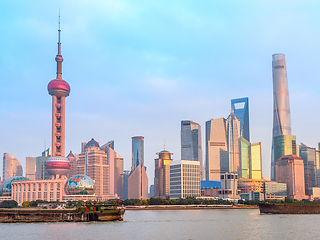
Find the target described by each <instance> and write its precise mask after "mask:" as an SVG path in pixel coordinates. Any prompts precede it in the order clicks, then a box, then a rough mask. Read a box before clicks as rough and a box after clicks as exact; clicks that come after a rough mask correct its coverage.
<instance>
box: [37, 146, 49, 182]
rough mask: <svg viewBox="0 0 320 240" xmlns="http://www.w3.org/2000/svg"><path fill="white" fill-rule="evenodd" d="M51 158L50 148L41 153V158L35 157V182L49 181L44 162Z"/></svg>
mask: <svg viewBox="0 0 320 240" xmlns="http://www.w3.org/2000/svg"><path fill="white" fill-rule="evenodd" d="M51 156H52V148H51V147H49V148H48V149H47V150H45V151H43V152H42V154H41V156H39V157H36V179H35V180H46V179H50V177H51V174H50V173H49V172H48V170H47V169H46V161H47V160H48V159H49V158H50V157H51Z"/></svg>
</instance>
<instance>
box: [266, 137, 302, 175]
mask: <svg viewBox="0 0 320 240" xmlns="http://www.w3.org/2000/svg"><path fill="white" fill-rule="evenodd" d="M273 153H274V159H275V162H277V161H278V159H279V158H280V157H282V156H285V155H290V154H293V155H296V154H297V147H296V136H294V135H278V136H275V137H273ZM271 180H273V179H271Z"/></svg>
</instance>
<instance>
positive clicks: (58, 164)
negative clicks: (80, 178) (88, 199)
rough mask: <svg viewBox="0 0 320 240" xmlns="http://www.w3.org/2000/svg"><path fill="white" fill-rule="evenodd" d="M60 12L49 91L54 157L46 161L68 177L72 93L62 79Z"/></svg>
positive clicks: (54, 173) (48, 166)
mask: <svg viewBox="0 0 320 240" xmlns="http://www.w3.org/2000/svg"><path fill="white" fill-rule="evenodd" d="M60 33H61V30H60V13H59V30H58V54H57V56H56V58H55V60H56V62H57V76H56V78H55V79H53V80H51V81H50V82H49V84H48V92H49V94H50V95H51V96H52V157H50V158H49V159H48V160H47V161H46V169H47V170H48V172H49V173H50V174H51V175H52V177H53V178H54V177H55V178H59V177H60V176H63V177H66V175H67V173H68V171H69V169H70V162H69V160H68V159H67V158H66V157H65V156H64V153H65V108H66V104H65V99H66V97H68V96H69V94H70V86H69V84H68V83H67V82H66V81H65V80H63V79H62V61H63V58H62V55H61V43H60Z"/></svg>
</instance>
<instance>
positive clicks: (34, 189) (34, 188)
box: [33, 184, 36, 192]
mask: <svg viewBox="0 0 320 240" xmlns="http://www.w3.org/2000/svg"><path fill="white" fill-rule="evenodd" d="M33 191H34V192H35V191H36V184H33Z"/></svg>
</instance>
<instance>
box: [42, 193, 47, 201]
mask: <svg viewBox="0 0 320 240" xmlns="http://www.w3.org/2000/svg"><path fill="white" fill-rule="evenodd" d="M43 198H44V199H45V200H47V198H48V193H47V192H44V195H43Z"/></svg>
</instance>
